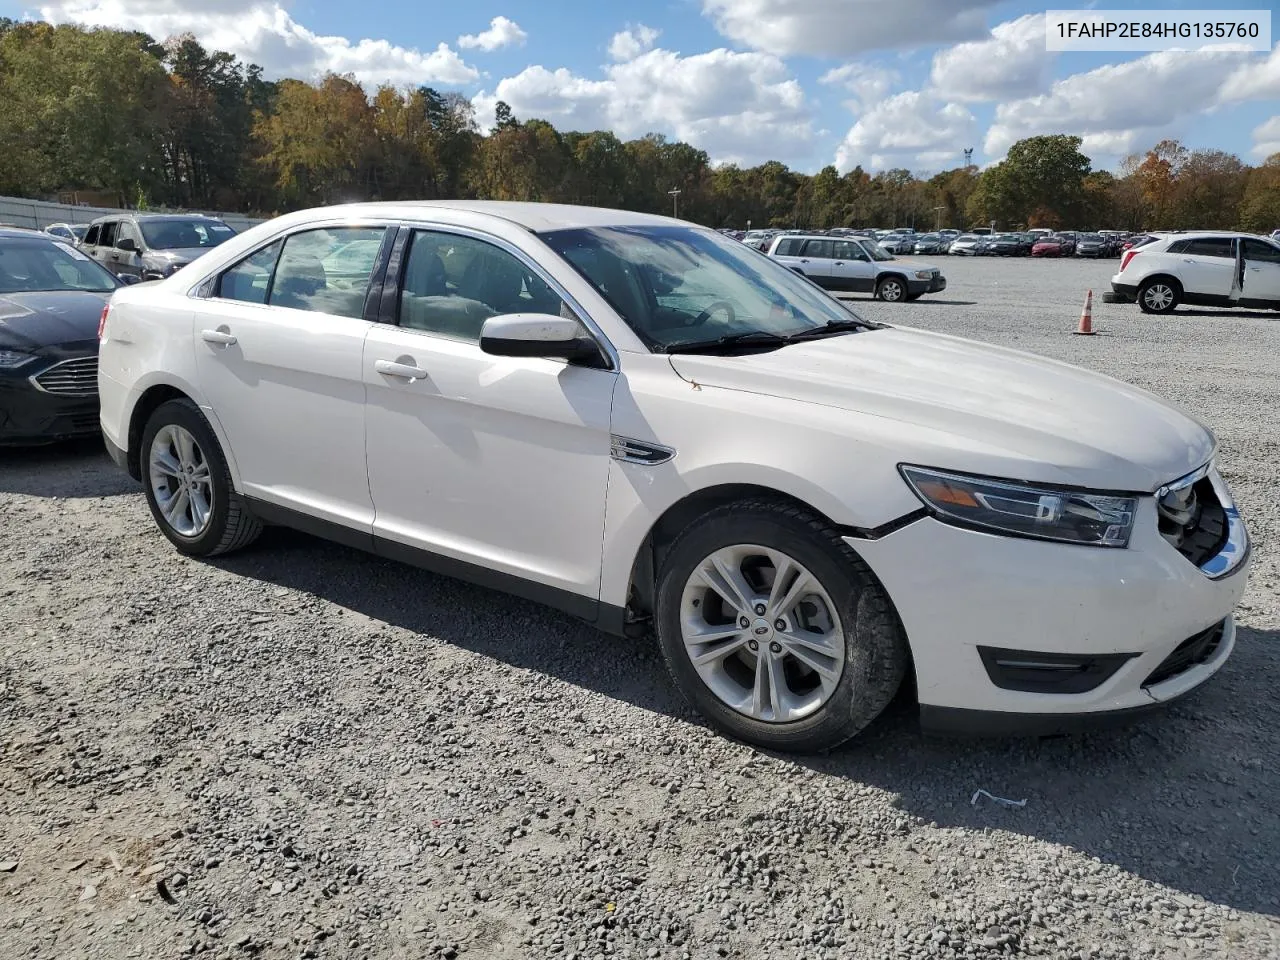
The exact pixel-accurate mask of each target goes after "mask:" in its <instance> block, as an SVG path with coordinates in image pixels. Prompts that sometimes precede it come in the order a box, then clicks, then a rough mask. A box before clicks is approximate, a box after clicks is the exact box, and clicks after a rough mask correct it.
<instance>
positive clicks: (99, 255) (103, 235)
mask: <svg viewBox="0 0 1280 960" xmlns="http://www.w3.org/2000/svg"><path fill="white" fill-rule="evenodd" d="M119 227H120V223H119V221H118V220H104V221H103V222H102V223H100V224H98V243H97V245H96V246H95V247H94V248H93V250H92V251H91V253H90V255H91V256H92V257H93V258H94V259H95V260H97V261H98V262H99V263H100V264H102V265H103V266H104V267H106V268H107V269H108V270H110V271H111V272H112V273H114V274H119V273H120V266H119V260H120V258H119V256H117V254H118V253H119V251H117V250H116V231H117V230H118V229H119Z"/></svg>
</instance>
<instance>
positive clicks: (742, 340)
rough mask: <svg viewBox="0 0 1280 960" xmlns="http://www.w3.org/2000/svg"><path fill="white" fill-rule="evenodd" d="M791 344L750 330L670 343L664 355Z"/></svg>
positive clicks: (768, 347) (774, 336)
mask: <svg viewBox="0 0 1280 960" xmlns="http://www.w3.org/2000/svg"><path fill="white" fill-rule="evenodd" d="M790 342H791V338H790V337H784V336H781V335H780V334H776V333H769V332H768V331H766V330H748V331H747V332H745V333H730V334H726V335H725V336H723V337H716V338H715V339H714V340H681V341H677V342H675V343H668V344H665V345H664V346H663V347H662V352H663V353H716V352H717V351H719V350H725V349H729V350H733V349H737V348H740V347H764V348H766V349H770V350H776V349H777V348H778V347H785V346H786V345H787V344H788V343H790Z"/></svg>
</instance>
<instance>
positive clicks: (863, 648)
mask: <svg viewBox="0 0 1280 960" xmlns="http://www.w3.org/2000/svg"><path fill="white" fill-rule="evenodd" d="M138 227H139V233H141V232H142V230H141V225H138ZM91 232H92V231H91ZM15 233H16V232H15ZM97 239H98V241H99V245H101V241H102V239H103V231H102V229H101V228H99V230H98V233H97ZM144 239H146V240H147V242H148V243H149V244H150V247H151V248H158V249H161V250H164V249H191V248H189V247H163V246H158V245H157V244H155V243H154V242H153V241H152V240H151V239H148V238H146V237H144ZM111 248H112V249H116V250H120V249H125V250H126V252H129V253H132V252H133V251H129V250H127V249H126V248H121V247H119V246H118V245H115V244H113V245H111ZM771 248H772V249H771V253H772V256H760V255H759V254H758V253H755V252H751V251H748V250H746V249H745V248H744V247H743V246H742V245H741V244H739V243H735V242H733V241H731V240H728V239H725V238H724V237H721V236H718V235H717V234H716V233H714V232H713V231H709V230H704V229H702V228H699V227H696V226H692V225H688V224H679V223H673V222H672V221H671V220H668V219H666V218H662V217H653V216H649V215H645V214H636V213H627V212H621V211H611V210H595V209H589V208H583V207H569V206H556V205H549V204H524V203H485V202H477V201H472V202H463V201H445V202H434V203H387V204H359V205H353V206H349V207H343V208H336V209H334V208H329V209H321V210H308V211H301V212H298V213H295V214H289V215H286V216H284V217H280V218H278V219H276V220H273V221H270V222H268V223H265V224H262V225H259V226H257V227H254V228H252V229H250V230H248V231H246V232H245V233H243V234H241V235H239V236H237V237H235V238H233V239H232V240H230V241H229V242H227V243H225V244H219V245H218V246H217V247H216V249H211V250H209V251H208V252H207V253H205V254H204V255H202V256H200V257H199V258H198V259H195V260H193V261H192V262H191V263H189V264H187V265H186V266H183V267H179V268H177V269H175V270H173V271H171V272H170V273H169V275H168V276H167V277H166V278H165V279H162V280H158V281H156V282H152V283H137V284H133V285H131V286H129V287H128V288H122V287H121V283H122V281H121V280H120V279H117V278H116V277H114V276H112V275H111V274H110V273H109V272H108V271H107V270H106V269H104V268H103V267H102V266H101V265H100V264H99V263H98V262H96V261H95V259H94V258H92V257H91V256H89V254H88V253H87V252H86V251H85V250H82V249H80V248H77V247H74V246H72V245H70V244H68V243H66V242H63V241H57V240H54V239H53V238H51V237H39V236H34V235H32V234H30V233H27V234H23V235H18V236H10V235H8V234H6V235H4V236H3V237H0V297H4V298H5V302H4V303H3V308H4V311H5V317H6V322H5V324H4V325H3V326H0V332H2V335H3V336H4V337H6V338H7V339H5V340H4V341H3V342H0V367H2V368H3V370H4V375H3V377H2V378H0V386H2V387H3V388H4V391H5V392H4V394H3V400H2V401H0V403H2V404H3V410H4V411H5V413H4V417H3V419H2V420H0V424H10V423H11V422H12V420H13V419H14V413H13V411H17V417H18V419H22V418H24V417H25V418H27V421H28V422H27V423H26V424H25V425H24V429H30V430H38V429H40V428H42V427H47V426H49V422H50V421H51V419H52V417H53V416H54V415H53V414H50V413H49V412H47V411H46V410H44V408H43V407H42V406H41V405H42V404H46V403H54V402H58V403H63V402H65V403H67V404H72V403H77V404H81V405H82V406H79V407H76V408H75V410H74V414H73V413H72V412H71V411H67V412H65V413H64V414H62V415H63V416H65V417H67V418H70V417H72V416H73V415H74V416H75V417H81V418H87V417H88V416H89V415H90V414H89V410H90V409H91V408H92V409H93V410H94V411H97V410H98V402H99V400H100V404H101V406H100V413H96V414H95V419H96V420H97V423H98V424H99V425H100V427H101V436H102V437H103V439H104V441H105V444H106V447H107V450H108V452H109V453H110V455H111V456H112V458H113V459H114V460H115V461H116V463H117V464H118V465H119V466H120V467H121V468H122V469H123V470H125V471H127V472H128V473H129V475H131V476H132V477H133V478H134V479H135V480H137V481H139V482H141V484H142V488H143V494H144V496H145V498H146V501H147V503H148V506H149V507H150V511H151V514H152V517H153V520H154V522H155V524H156V526H157V528H158V529H159V531H160V532H161V533H162V534H163V535H164V536H165V537H166V538H167V539H168V540H169V541H170V542H171V543H172V545H173V546H174V548H175V549H176V550H177V551H179V552H180V553H182V554H186V555H191V556H196V557H212V556H215V555H219V554H223V553H227V552H230V551H233V550H237V549H240V548H242V547H244V546H246V545H248V544H249V543H251V542H252V541H253V540H254V539H255V538H256V537H257V536H258V534H259V532H260V531H261V529H262V527H263V525H264V524H269V523H277V524H282V525H287V526H295V527H299V528H301V529H304V530H307V531H309V532H311V533H314V534H318V535H320V536H324V537H327V538H330V539H332V540H335V541H338V542H341V543H343V544H346V545H348V546H354V547H359V548H362V549H365V550H368V551H370V552H373V553H375V554H380V555H383V556H386V557H388V558H393V559H399V560H403V561H408V562H411V563H415V564H418V565H420V566H422V567H425V568H427V569H430V570H433V571H437V572H441V573H446V574H448V575H451V576H455V577H459V578H462V579H468V580H472V581H476V582H479V583H481V584H485V585H488V586H490V587H497V588H500V589H504V590H506V591H508V592H511V593H514V594H517V595H519V596H523V597H526V598H529V599H534V600H538V601H540V602H543V603H546V604H549V605H551V606H554V607H557V608H560V609H562V610H565V611H568V612H570V613H572V614H574V615H575V616H578V617H580V618H582V619H584V620H587V621H588V622H591V623H593V624H595V625H596V626H597V627H599V628H600V629H602V630H604V631H606V632H610V633H616V634H622V635H626V636H632V637H639V636H647V635H650V634H656V641H657V644H658V645H659V647H660V649H661V650H662V653H663V655H664V658H665V660H666V663H667V665H668V668H669V671H670V673H671V676H672V678H673V679H674V681H675V684H676V685H677V686H678V687H679V689H680V690H681V691H682V692H683V693H684V694H685V696H686V697H688V699H689V700H690V701H691V702H692V703H693V705H694V706H695V707H696V708H697V709H698V710H699V711H700V712H701V713H702V714H703V715H704V716H705V717H706V718H707V719H708V720H709V721H710V722H711V723H712V724H713V725H714V726H715V727H716V728H718V729H720V730H722V731H724V732H726V733H728V734H731V735H732V736H735V737H738V738H740V739H743V740H746V741H749V742H751V743H755V744H758V745H761V746H763V747H766V748H770V749H781V750H800V751H815V750H826V749H829V748H831V747H833V746H836V745H837V744H839V743H841V742H842V741H844V740H846V739H848V738H849V737H851V736H853V735H855V734H857V733H858V732H859V731H860V730H861V729H862V728H864V727H865V726H866V725H867V724H869V723H871V722H872V721H873V720H874V719H875V718H876V716H877V715H878V714H879V713H880V712H881V711H882V710H883V709H884V708H885V707H886V706H887V705H888V704H889V702H890V701H891V700H892V699H893V698H894V696H895V694H896V691H897V690H898V688H899V686H900V685H901V683H902V682H903V680H904V678H905V677H906V676H907V675H908V673H912V674H913V675H914V676H913V679H914V681H915V682H914V684H913V686H914V688H915V690H916V691H917V692H918V693H917V696H918V699H919V701H920V714H921V719H922V723H923V724H924V726H926V727H928V728H931V729H951V730H961V731H966V732H986V733H992V732H997V731H1000V732H1006V733H1007V732H1021V733H1036V734H1051V733H1058V732H1061V731H1063V730H1065V729H1068V728H1070V727H1072V726H1074V725H1076V724H1078V723H1086V724H1087V723H1091V722H1096V721H1104V720H1113V719H1115V718H1116V717H1117V716H1125V715H1128V714H1130V713H1136V712H1142V711H1146V710H1148V709H1149V708H1150V707H1151V706H1152V705H1153V704H1154V703H1159V702H1161V701H1165V700H1171V699H1174V698H1176V697H1179V696H1181V695H1183V694H1185V693H1187V692H1189V691H1190V690H1192V689H1194V688H1196V687H1198V686H1199V685H1200V684H1201V683H1203V682H1204V681H1206V680H1208V679H1209V678H1210V677H1211V676H1213V675H1214V674H1215V673H1216V672H1217V671H1218V670H1219V669H1220V668H1221V667H1222V666H1223V664H1224V663H1225V662H1226V660H1227V658H1228V657H1229V656H1230V654H1231V651H1232V648H1233V646H1234V643H1235V624H1234V621H1233V619H1232V613H1233V609H1234V607H1235V606H1236V604H1237V602H1238V601H1239V599H1240V597H1241V594H1242V592H1243V590H1244V587H1245V581H1246V577H1247V569H1248V556H1249V550H1248V538H1247V533H1246V530H1245V527H1244V525H1243V522H1242V521H1241V520H1240V518H1239V514H1238V512H1237V511H1236V509H1235V505H1234V503H1233V502H1232V499H1231V494H1230V492H1229V490H1228V488H1227V485H1226V483H1225V482H1224V480H1223V478H1222V476H1221V474H1220V473H1219V471H1218V468H1217V465H1216V463H1215V460H1214V455H1215V449H1216V444H1215V439H1214V437H1213V435H1212V434H1211V432H1210V431H1209V430H1208V429H1207V428H1205V427H1204V426H1203V425H1202V424H1200V423H1198V422H1197V421H1195V420H1194V419H1192V418H1190V417H1188V416H1186V415H1184V414H1182V413H1179V412H1178V411H1177V410H1175V409H1173V408H1172V407H1169V406H1167V405H1165V404H1163V403H1161V402H1160V401H1158V400H1157V399H1155V398H1154V397H1152V396H1151V395H1150V394H1148V393H1146V392H1145V391H1140V390H1137V389H1135V388H1133V387H1130V386H1128V385H1126V384H1122V383H1119V382H1117V381H1114V380H1110V379H1107V378H1104V377H1101V376H1099V375H1096V374H1093V373H1089V372H1086V371H1083V370H1072V369H1068V368H1065V367H1063V366H1062V365H1061V364H1059V363H1056V362H1050V361H1047V360H1042V359H1039V358H1037V357H1034V356H1031V355H1029V354H1025V353H1020V352H1016V351H1011V350H1002V349H1000V348H997V347H993V346H991V345H989V344H979V343H970V342H967V341H965V340H962V339H957V338H954V337H946V336H940V335H937V334H933V333H928V332H925V331H919V330H910V329H905V328H904V329H897V328H894V327H891V326H887V325H885V324H881V323H872V322H868V321H866V320H863V319H861V318H860V317H858V316H857V315H856V314H854V313H853V312H851V311H850V310H848V309H847V308H846V307H844V306H841V305H839V304H837V303H835V302H834V301H833V300H832V298H830V297H828V296H826V295H825V294H823V293H822V292H821V291H820V290H818V289H817V287H815V285H814V284H815V283H819V282H820V281H821V280H822V279H823V275H822V274H821V273H820V272H819V271H820V270H821V269H824V268H825V269H828V270H830V271H833V272H831V273H829V274H828V275H827V276H826V279H825V285H827V286H843V285H854V284H856V285H857V286H858V288H861V289H867V288H868V285H874V287H875V288H879V289H880V290H881V294H880V295H881V296H882V297H883V298H884V299H908V298H909V297H910V296H912V295H914V294H917V293H921V292H927V291H928V290H934V289H942V288H943V287H944V286H945V281H944V280H943V279H942V277H941V275H940V273H938V272H937V270H936V268H931V267H928V266H927V265H916V264H911V265H909V266H908V267H907V269H906V270H905V271H904V266H906V265H904V263H903V261H901V260H899V259H898V258H896V257H895V255H893V254H889V253H887V252H886V251H884V250H883V247H882V245H881V244H880V243H879V242H877V240H876V239H875V238H872V237H865V236H844V237H839V236H836V237H833V236H825V235H804V234H797V235H790V236H787V237H782V238H775V241H774V242H773V244H772V245H771ZM1142 255H1145V254H1142ZM792 260H795V261H797V262H796V263H794V264H793V263H791V262H790V261H792ZM816 261H822V262H821V263H817V262H816ZM852 264H857V265H858V266H859V269H860V270H861V271H864V272H856V273H855V272H850V273H848V274H840V275H839V276H837V275H836V274H835V273H834V270H835V269H836V268H837V267H838V266H849V265H852ZM797 267H801V268H805V267H807V268H809V269H811V270H812V271H814V273H813V275H812V276H811V275H810V274H809V273H805V276H804V277H801V276H799V275H798V274H799V272H801V271H799V270H797ZM899 278H900V279H899ZM811 281H812V282H811ZM889 282H896V283H899V284H900V287H899V289H898V291H897V292H896V293H892V292H889V291H888V290H886V284H888V283H889ZM920 285H924V287H925V289H924V290H921V289H920ZM873 292H874V290H873ZM73 314H74V322H72V321H71V318H72V315H73ZM95 315H96V316H97V323H96V330H95V329H94V328H93V326H92V323H93V318H94V317H95ZM95 334H96V335H95ZM691 384H692V385H694V387H695V389H690V385H691ZM1063 409H1070V410H1071V412H1072V415H1071V416H1070V417H1064V416H1062V415H1061V411H1062V410H1063ZM33 411H34V412H33ZM73 428H74V429H76V430H78V429H80V428H84V430H85V432H88V423H87V422H82V421H79V420H77V421H76V422H75V423H69V426H68V427H65V428H63V427H58V428H57V429H73ZM460 441H461V442H460ZM513 464H518V469H512V465H513ZM851 465H853V467H852V468H851ZM1068 481H1069V482H1068ZM606 519H607V522H606ZM1080 551H1085V552H1088V553H1093V554H1096V555H1097V556H1096V557H1091V558H1085V557H1083V556H1082V554H1081V553H1080ZM1086 559H1088V560H1090V561H1096V562H1085V560H1086ZM957 570H963V571H966V572H967V573H966V576H965V577H964V578H962V579H963V581H964V582H963V583H960V584H959V585H958V586H956V582H957V581H956V575H955V571H957ZM1064 583H1065V584H1068V585H1070V587H1071V589H1068V590H1064V589H1063V584H1064ZM948 585H951V586H948ZM1082 593H1087V594H1088V595H1089V596H1090V597H1091V598H1092V600H1093V602H1092V603H1090V604H1087V605H1085V606H1083V607H1082V606H1081V604H1080V603H1079V596H1080V595H1081V594H1082ZM1029 622H1034V624H1036V629H1034V630H1028V629H1027V624H1028V623H1029Z"/></svg>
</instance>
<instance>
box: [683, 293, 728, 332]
mask: <svg viewBox="0 0 1280 960" xmlns="http://www.w3.org/2000/svg"><path fill="white" fill-rule="evenodd" d="M717 311H724V315H725V317H726V318H727V322H726V324H725V325H726V326H732V325H733V322H734V321H735V320H737V319H738V315H737V314H736V313H735V312H734V310H733V304H731V303H729V301H727V300H717V301H716V302H715V303H713V304H711V306H709V307H707V309H705V310H703V311H702V312H701V313H700V314H698V315H697V316H696V317H694V318H693V322H691V323H690V324H689V326H691V327H700V326H702V325H703V324H704V323H706V322H707V321H708V320H709V319H711V315H712V314H713V313H715V312H717Z"/></svg>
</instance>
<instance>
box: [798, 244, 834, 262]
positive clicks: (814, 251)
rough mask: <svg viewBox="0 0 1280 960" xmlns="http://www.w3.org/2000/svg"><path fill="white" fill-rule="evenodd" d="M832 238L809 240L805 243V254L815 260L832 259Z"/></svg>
mask: <svg viewBox="0 0 1280 960" xmlns="http://www.w3.org/2000/svg"><path fill="white" fill-rule="evenodd" d="M833 244H834V241H832V240H808V241H806V242H805V245H804V255H805V256H806V257H813V258H814V259H815V260H830V259H831V247H832V245H833Z"/></svg>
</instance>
